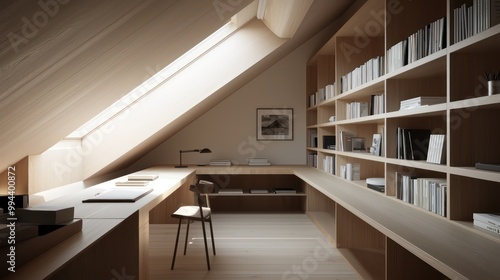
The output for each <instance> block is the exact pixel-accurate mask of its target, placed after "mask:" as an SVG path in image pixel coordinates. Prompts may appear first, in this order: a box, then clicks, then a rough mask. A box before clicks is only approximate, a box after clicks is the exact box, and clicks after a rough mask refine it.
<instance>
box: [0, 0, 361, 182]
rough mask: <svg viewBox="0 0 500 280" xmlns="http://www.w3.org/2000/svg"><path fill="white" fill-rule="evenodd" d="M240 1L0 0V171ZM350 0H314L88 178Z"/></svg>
mask: <svg viewBox="0 0 500 280" xmlns="http://www.w3.org/2000/svg"><path fill="white" fill-rule="evenodd" d="M250 2H252V1H251V0H240V1H234V0H227V1H226V0H215V1H214V0H210V1H199V0H179V1H174V0H147V1H141V0H109V1H100V0H86V1H63V0H58V1H56V0H53V1H45V2H44V1H31V0H3V1H2V2H1V3H0V33H1V34H5V36H1V37H0V131H1V133H0V159H1V160H0V170H5V169H6V167H7V166H8V165H9V164H12V163H15V162H16V161H18V160H20V159H22V158H23V157H25V156H26V155H30V154H38V153H41V152H43V151H45V150H47V149H48V148H50V147H51V146H52V145H54V144H55V143H57V142H58V141H60V140H61V139H62V138H64V137H65V136H66V135H68V134H70V133H71V132H72V131H74V130H75V129H77V128H78V127H80V126H81V125H82V124H83V123H85V122H86V121H88V120H89V119H90V118H92V117H93V116H95V115H96V114H97V113H99V112H100V111H102V110H103V109H104V108H106V107H108V106H109V105H111V104H112V103H113V102H115V101H116V100H118V98H120V97H121V96H123V95H124V94H126V93H127V92H129V91H131V90H132V89H133V88H135V87H136V86H137V85H139V84H140V83H141V82H143V81H144V80H145V79H146V78H148V77H150V76H152V75H153V74H154V73H155V72H156V71H158V70H159V69H161V68H163V67H164V66H166V65H167V64H168V63H170V62H171V61H173V60H174V59H175V58H177V57H178V56H179V55H181V54H182V53H184V52H185V51H187V50H188V49H190V48H191V47H192V46H194V45H195V44H197V43H198V42H199V41H201V40H202V39H203V38H205V37H206V36H208V35H209V34H211V33H213V32H214V31H215V30H217V29H218V28H220V27H221V26H222V25H223V24H225V23H226V22H227V21H228V20H229V19H230V17H231V16H232V15H234V14H235V13H236V12H238V11H239V10H241V9H242V8H243V7H245V6H246V5H248V4H249V3H250ZM353 2H355V1H352V0H336V1H332V0H315V1H314V2H313V4H312V5H311V7H310V9H309V11H308V13H307V14H306V17H305V18H304V20H303V21H302V24H301V25H300V26H299V28H298V30H297V32H296V33H295V35H294V36H293V38H291V39H290V40H288V41H287V42H286V43H284V44H283V45H281V46H280V47H279V48H278V49H277V50H275V51H274V52H273V53H272V54H271V55H268V56H267V57H266V58H265V59H262V60H260V61H256V62H255V65H254V66H253V67H251V68H250V69H249V70H248V71H246V72H244V73H242V74H241V75H239V76H238V77H236V78H234V79H233V80H232V81H230V82H228V83H227V84H226V85H225V86H224V87H222V88H221V89H219V90H218V91H217V92H216V93H215V94H213V95H212V96H211V97H210V98H207V99H206V100H204V101H203V102H201V103H200V104H198V105H197V106H195V107H194V108H193V109H191V110H190V111H189V112H187V113H185V114H184V115H182V116H181V117H179V118H177V119H176V120H175V121H173V122H172V123H171V124H170V125H168V127H165V128H163V129H159V131H158V132H157V133H155V134H154V136H152V137H149V138H148V139H147V140H146V141H142V142H141V143H137V145H136V146H135V147H133V148H131V149H129V150H128V151H126V152H124V153H123V154H122V155H121V156H120V157H118V158H117V159H116V160H114V161H113V162H111V163H109V164H106V165H105V166H103V167H102V168H100V170H98V171H96V172H94V173H93V174H92V175H99V174H102V173H105V172H111V171H114V170H118V169H121V168H124V167H126V166H128V165H129V164H131V163H132V162H134V161H135V160H137V159H138V158H140V157H141V156H142V155H144V154H145V153H147V152H148V151H150V150H151V149H153V148H154V147H155V146H157V145H158V144H159V143H161V142H163V141H164V140H165V139H168V138H169V137H170V136H172V135H174V134H175V133H176V132H177V131H178V130H179V129H180V128H182V127H183V126H185V125H186V124H188V123H190V122H191V121H193V120H194V119H195V118H197V117H198V116H200V115H202V114H203V113H204V112H206V111H207V110H209V109H210V108H212V107H213V106H215V105H216V104H217V103H218V102H220V101H221V100H223V99H224V98H226V97H227V96H228V95H230V94H231V93H232V92H234V91H235V90H236V89H238V88H240V87H241V86H242V85H244V84H245V83H247V82H248V81H250V80H251V79H252V78H254V77H255V76H256V75H258V74H259V73H260V72H262V71H263V70H265V69H267V68H268V67H270V66H271V65H272V64H273V63H275V62H276V61H278V60H279V59H281V58H282V57H284V56H285V55H286V54H288V53H289V52H290V51H292V50H293V49H294V48H296V47H297V46H299V45H300V44H301V43H303V42H304V41H305V40H307V39H308V38H310V37H312V36H313V35H315V34H316V33H317V32H319V31H320V30H321V29H322V28H324V27H325V26H327V25H328V24H329V23H331V22H332V21H333V20H334V19H336V18H337V17H339V16H340V15H342V14H343V13H344V12H345V10H346V9H347V8H348V7H349V6H350V5H351V4H352V3H353ZM363 2H364V1H363ZM145 121H147V120H145Z"/></svg>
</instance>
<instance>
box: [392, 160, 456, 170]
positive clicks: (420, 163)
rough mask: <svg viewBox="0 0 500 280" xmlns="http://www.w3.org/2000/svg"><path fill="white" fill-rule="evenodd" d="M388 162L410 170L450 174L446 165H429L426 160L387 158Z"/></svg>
mask: <svg viewBox="0 0 500 280" xmlns="http://www.w3.org/2000/svg"><path fill="white" fill-rule="evenodd" d="M386 162H387V163H389V164H394V165H400V166H406V167H410V168H417V169H424V170H430V171H436V172H443V173H446V172H448V166H446V165H445V164H435V163H429V162H426V161H425V160H405V159H395V158H387V159H386Z"/></svg>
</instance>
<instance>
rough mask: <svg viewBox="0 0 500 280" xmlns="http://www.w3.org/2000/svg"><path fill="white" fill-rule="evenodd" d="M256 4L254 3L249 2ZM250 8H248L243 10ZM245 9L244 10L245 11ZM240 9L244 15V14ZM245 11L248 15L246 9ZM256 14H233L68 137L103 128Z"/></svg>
mask: <svg viewBox="0 0 500 280" xmlns="http://www.w3.org/2000/svg"><path fill="white" fill-rule="evenodd" d="M249 6H252V5H249ZM243 10H247V9H243ZM243 10H242V12H243ZM242 12H240V14H241V13H242ZM245 14H248V11H246V13H245ZM252 18H253V17H248V16H243V17H242V16H239V17H238V14H237V15H235V16H233V17H232V18H231V20H230V21H229V22H228V23H227V24H225V25H224V26H222V27H221V28H220V29H218V30H217V31H215V32H214V33H212V34H211V35H210V36H208V37H207V38H205V39H204V40H203V41H201V42H200V43H198V44H197V45H196V46H194V47H193V48H192V49H190V50H189V51H187V52H186V53H184V54H183V55H181V56H180V57H179V58H177V59H176V60H174V61H173V62H172V63H170V64H169V65H167V66H166V67H165V68H163V69H162V70H160V71H159V72H157V73H156V74H155V75H153V76H151V77H150V78H149V79H147V80H146V81H144V82H143V83H142V84H140V85H139V86H138V87H136V88H135V89H133V90H132V91H131V92H129V93H128V94H126V95H125V96H123V97H122V98H120V99H119V100H118V101H116V102H115V103H113V104H112V105H111V106H109V107H108V108H107V109H105V110H104V111H102V112H101V113H99V114H98V115H97V116H95V117H94V118H92V119H91V120H90V121H88V122H87V123H85V124H84V125H82V126H81V127H80V128H78V129H77V130H75V131H74V132H72V133H71V134H69V135H68V136H67V137H66V138H65V139H83V138H85V137H86V136H87V135H89V134H90V133H91V132H93V131H95V130H96V129H98V128H99V127H101V126H103V125H105V124H106V122H108V121H110V120H111V119H113V118H114V117H115V116H117V115H118V114H119V113H121V112H123V111H124V110H127V109H128V108H130V107H131V106H133V105H134V104H135V103H136V102H139V101H140V99H141V98H143V97H144V96H146V95H147V94H148V93H149V92H151V91H152V90H154V89H155V88H157V87H158V86H160V85H161V84H162V83H164V82H165V81H167V80H168V79H169V78H171V77H173V76H174V75H176V73H178V72H179V71H182V69H183V68H185V67H186V66H188V65H189V64H190V63H192V62H193V61H195V60H196V59H198V58H199V57H201V56H203V55H204V54H205V53H206V52H208V51H210V49H212V48H213V47H215V46H216V45H217V44H219V43H220V42H221V41H223V40H224V39H225V38H227V37H228V36H229V35H231V34H232V33H233V32H234V31H236V30H237V29H238V28H239V27H241V26H242V25H244V24H245V23H246V22H248V21H249V20H250V19H252Z"/></svg>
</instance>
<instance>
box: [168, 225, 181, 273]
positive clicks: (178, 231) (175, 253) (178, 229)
mask: <svg viewBox="0 0 500 280" xmlns="http://www.w3.org/2000/svg"><path fill="white" fill-rule="evenodd" d="M181 223H182V219H179V226H178V227H177V237H176V238H175V247H174V257H173V258H172V266H171V267H170V270H174V265H175V256H176V255H177V244H178V243H179V233H180V231H181Z"/></svg>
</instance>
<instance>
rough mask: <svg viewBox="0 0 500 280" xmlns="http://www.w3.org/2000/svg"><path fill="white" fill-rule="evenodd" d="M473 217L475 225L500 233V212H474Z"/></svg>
mask: <svg viewBox="0 0 500 280" xmlns="http://www.w3.org/2000/svg"><path fill="white" fill-rule="evenodd" d="M472 218H473V219H474V225H475V226H477V227H480V228H483V229H486V230H488V231H490V232H493V233H497V234H500V214H492V213H473V214H472Z"/></svg>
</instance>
